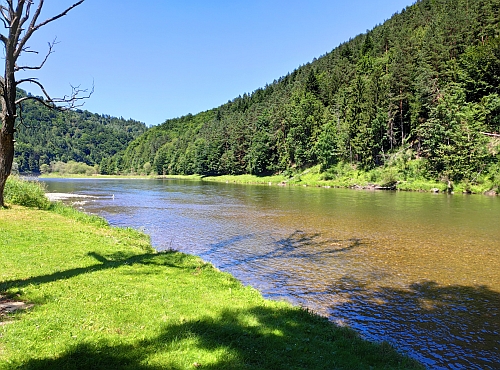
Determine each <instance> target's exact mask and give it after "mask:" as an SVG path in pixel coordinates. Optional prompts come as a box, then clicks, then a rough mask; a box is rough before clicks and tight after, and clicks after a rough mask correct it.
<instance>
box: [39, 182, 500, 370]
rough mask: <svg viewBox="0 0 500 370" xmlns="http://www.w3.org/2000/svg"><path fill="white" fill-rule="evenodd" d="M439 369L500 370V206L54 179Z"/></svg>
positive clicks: (101, 208) (174, 245) (122, 222)
mask: <svg viewBox="0 0 500 370" xmlns="http://www.w3.org/2000/svg"><path fill="white" fill-rule="evenodd" d="M43 181H44V182H45V183H46V184H47V187H48V191H49V192H70V193H76V194H82V195H88V196H92V198H85V199H84V200H83V202H82V203H77V204H76V205H75V206H79V207H82V208H83V209H84V210H85V211H86V212H89V213H93V214H98V215H100V216H103V217H105V218H106V219H107V220H108V221H109V223H110V224H111V225H114V226H127V227H133V228H137V229H141V230H143V231H145V232H146V233H148V234H149V235H151V240H152V243H153V246H154V247H155V248H156V249H158V250H165V249H175V250H179V251H182V252H186V253H191V254H196V255H198V256H201V257H202V258H203V259H204V260H206V261H210V262H211V263H213V264H214V265H215V266H216V267H217V268H219V269H221V270H223V271H227V272H230V273H231V274H233V275H234V276H235V277H237V278H238V279H240V280H241V281H242V282H243V283H244V284H248V285H252V286H253V287H255V288H256V289H258V290H260V291H261V292H262V294H263V295H264V296H265V297H267V298H270V299H278V300H287V301H290V302H291V303H293V304H297V305H301V306H304V307H307V308H309V309H311V310H313V311H315V312H317V313H319V314H321V315H325V316H327V317H329V319H330V320H331V321H333V322H335V323H337V324H339V325H347V326H349V327H352V328H354V329H355V330H357V331H358V332H359V333H360V334H361V335H362V336H363V337H364V338H366V339H369V340H373V341H382V340H386V341H388V342H390V343H391V344H393V345H394V346H395V347H396V348H398V349H399V350H401V351H403V352H406V353H408V354H409V355H410V356H412V357H414V358H416V359H418V360H419V361H421V362H422V363H424V364H425V365H427V367H429V368H432V369H499V368H500V224H499V222H500V198H499V197H487V196H479V195H476V196H470V195H461V194H460V195H445V194H429V193H409V192H378V191H377V192H374V191H355V190H346V189H324V188H310V187H308V188H304V187H278V186H251V185H237V184H220V183H208V182H201V181H182V180H136V179H44V180H43Z"/></svg>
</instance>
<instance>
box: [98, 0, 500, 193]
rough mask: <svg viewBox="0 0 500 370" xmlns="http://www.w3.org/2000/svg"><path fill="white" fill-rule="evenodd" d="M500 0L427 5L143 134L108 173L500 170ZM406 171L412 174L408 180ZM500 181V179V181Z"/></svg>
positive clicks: (463, 177)
mask: <svg viewBox="0 0 500 370" xmlns="http://www.w3.org/2000/svg"><path fill="white" fill-rule="evenodd" d="M499 9H500V0H478V1H468V0H420V1H417V2H416V3H415V4H414V5H412V6H409V7H407V8H406V9H403V10H402V11H401V12H400V13H396V14H394V15H393V16H392V17H391V18H390V19H389V20H387V21H386V22H385V23H384V24H382V25H378V26H377V27H375V28H373V29H372V30H370V31H367V32H366V33H365V34H361V35H358V36H356V37H354V38H353V39H351V40H349V41H348V42H345V43H343V44H341V45H339V46H338V47H336V48H335V49H333V50H332V51H331V52H330V53H328V54H326V55H324V56H321V57H320V58H318V59H317V60H316V59H315V60H313V61H312V62H311V63H307V64H305V65H303V66H301V67H299V68H297V69H296V70H294V71H293V72H292V73H289V74H287V75H286V76H284V77H281V78H279V79H278V80H275V81H274V82H273V83H271V84H269V85H266V86H265V87H263V88H259V89H257V90H255V91H254V92H253V93H250V94H243V96H239V97H237V98H235V99H233V100H232V101H229V102H228V103H226V104H223V105H221V106H220V107H218V108H214V109H212V110H209V111H206V112H203V113H200V114H197V115H187V116H184V117H181V118H176V119H171V120H167V121H166V122H165V123H163V124H162V125H160V126H157V127H153V128H151V129H150V130H148V131H147V132H146V133H145V134H144V135H142V136H140V137H138V138H137V139H135V140H134V141H133V142H131V143H130V145H129V146H128V147H127V149H126V151H125V154H124V156H123V157H121V156H115V157H114V158H112V159H109V161H108V163H109V172H110V173H113V172H123V171H125V172H141V171H142V170H143V168H145V167H146V168H149V167H150V166H151V167H152V169H153V170H154V171H156V172H158V173H159V174H193V173H197V174H201V175H221V174H244V173H251V174H258V175H260V174H269V173H285V174H287V173H292V172H294V171H297V170H299V169H304V168H308V167H310V166H314V165H321V169H322V170H323V171H330V172H331V173H334V172H335V171H336V170H335V169H336V168H337V167H339V166H340V165H345V164H349V165H350V166H352V167H355V168H358V169H363V170H369V169H372V168H375V167H380V166H384V167H387V166H396V168H397V171H398V174H397V176H399V177H401V178H403V177H405V176H407V175H408V173H407V172H408V169H410V170H411V171H410V172H411V174H410V175H411V176H416V177H425V178H432V179H438V180H445V181H469V182H474V181H479V180H478V179H480V178H481V176H484V175H485V174H486V173H489V174H493V175H492V176H495V174H498V172H499V171H498V170H499V164H498V163H499V158H498V151H499V144H498V141H495V137H496V136H495V135H497V133H498V132H500V95H499V93H500V91H499V85H500V73H499V71H500V38H499V33H500V24H499V20H500V15H499V13H500V11H499ZM410 175H408V176H410ZM497 177H499V178H498V179H497V180H498V182H499V184H500V176H497Z"/></svg>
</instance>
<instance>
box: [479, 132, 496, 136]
mask: <svg viewBox="0 0 500 370" xmlns="http://www.w3.org/2000/svg"><path fill="white" fill-rule="evenodd" d="M481 134H483V135H486V136H492V137H500V134H492V133H491V132H481Z"/></svg>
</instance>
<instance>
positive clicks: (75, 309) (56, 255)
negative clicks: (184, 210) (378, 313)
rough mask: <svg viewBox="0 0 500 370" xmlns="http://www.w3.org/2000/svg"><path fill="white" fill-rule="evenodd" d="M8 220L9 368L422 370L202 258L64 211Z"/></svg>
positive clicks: (0, 241)
mask: <svg viewBox="0 0 500 370" xmlns="http://www.w3.org/2000/svg"><path fill="white" fill-rule="evenodd" d="M52 208H53V209H52V211H45V210H34V209H30V210H28V209H26V208H22V207H17V206H13V207H12V208H10V209H4V210H1V211H0V292H1V294H2V295H4V296H5V295H6V296H8V297H10V298H11V299H15V300H22V301H26V302H29V303H32V304H34V306H33V307H32V308H31V309H29V310H26V311H20V312H17V313H15V314H10V315H8V316H0V320H3V321H4V322H3V324H2V325H0V369H2V370H7V369H8V370H11V369H23V370H24V369H144V370H146V369H148V370H149V369H195V368H202V369H370V368H373V369H413V368H421V367H420V365H418V364H416V363H415V362H414V361H412V360H409V359H408V358H406V357H404V356H402V355H400V354H398V353H396V352H395V351H394V349H393V348H391V347H390V346H389V345H388V344H386V343H382V344H374V343H369V342H366V341H363V340H361V339H360V338H359V337H358V336H357V335H356V334H355V333H354V332H353V331H352V330H350V329H347V328H339V327H336V326H334V325H332V324H331V323H329V322H328V321H327V320H326V319H324V318H321V317H318V316H315V315H313V314H310V313H309V312H306V311H304V310H302V309H300V308H296V307H292V306H290V305H289V304H287V303H284V302H274V301H268V300H264V299H263V298H262V297H261V295H260V294H259V292H257V291H256V290H254V289H252V288H250V287H244V286H243V285H242V284H241V283H240V282H238V281H237V280H235V279H234V278H233V277H232V276H230V275H229V274H226V273H221V272H220V271H217V270H216V269H215V268H213V267H212V265H210V264H207V263H205V262H203V261H202V260H201V259H200V258H198V257H194V256H189V255H185V254H181V253H177V252H173V251H170V252H166V253H155V252H154V251H153V249H152V248H151V246H150V243H149V240H148V237H147V236H145V235H144V234H141V233H139V232H137V231H134V230H130V229H115V228H111V227H109V226H107V225H106V222H105V221H103V220H102V219H99V218H96V217H92V216H85V215H82V214H81V213H79V212H76V211H74V210H70V209H68V208H66V207H63V206H61V205H58V206H53V207H52Z"/></svg>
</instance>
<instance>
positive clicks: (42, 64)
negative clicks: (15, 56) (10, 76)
mask: <svg viewBox="0 0 500 370" xmlns="http://www.w3.org/2000/svg"><path fill="white" fill-rule="evenodd" d="M48 44H49V51H48V52H47V55H45V58H44V59H43V61H42V63H41V64H40V65H38V66H34V67H32V66H22V67H19V66H17V65H16V66H15V68H14V71H16V72H17V71H21V70H22V71H26V70H39V69H42V67H43V66H44V65H45V62H47V59H49V56H50V54H52V53H53V51H52V50H53V48H54V45H55V44H56V39H54V41H52V43H50V42H49V43H48ZM28 49H29V48H24V49H23V51H24V52H26V53H35V54H38V52H37V51H34V50H28Z"/></svg>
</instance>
